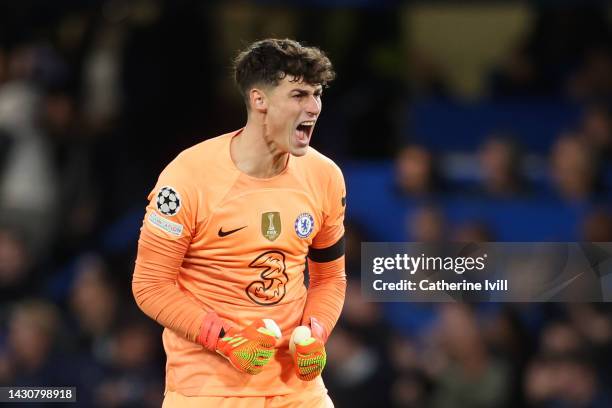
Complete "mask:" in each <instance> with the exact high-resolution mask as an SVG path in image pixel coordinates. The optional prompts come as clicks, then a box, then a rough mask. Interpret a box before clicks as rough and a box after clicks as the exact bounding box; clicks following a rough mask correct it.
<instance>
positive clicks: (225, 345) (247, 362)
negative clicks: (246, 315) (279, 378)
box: [216, 319, 281, 375]
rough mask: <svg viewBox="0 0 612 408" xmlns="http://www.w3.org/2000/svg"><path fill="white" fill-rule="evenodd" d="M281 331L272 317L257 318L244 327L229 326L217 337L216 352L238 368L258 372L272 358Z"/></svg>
mask: <svg viewBox="0 0 612 408" xmlns="http://www.w3.org/2000/svg"><path fill="white" fill-rule="evenodd" d="M280 337H281V331H280V328H279V327H278V325H277V324H276V323H275V322H274V320H272V319H258V320H255V321H254V322H253V323H251V324H250V325H249V326H247V327H245V328H244V329H241V330H240V329H235V328H230V329H228V330H227V332H225V333H224V335H223V336H222V337H221V338H219V339H218V341H217V345H216V351H217V353H219V354H221V355H222V356H223V357H225V358H227V359H228V360H229V362H230V363H231V364H232V365H233V366H234V367H235V368H236V369H237V370H238V371H241V372H243V373H247V374H252V375H255V374H259V373H260V372H261V370H262V369H263V367H264V366H265V365H266V364H268V363H269V362H270V360H272V357H274V353H275V351H276V350H275V348H274V347H275V346H276V341H277V340H278V339H280Z"/></svg>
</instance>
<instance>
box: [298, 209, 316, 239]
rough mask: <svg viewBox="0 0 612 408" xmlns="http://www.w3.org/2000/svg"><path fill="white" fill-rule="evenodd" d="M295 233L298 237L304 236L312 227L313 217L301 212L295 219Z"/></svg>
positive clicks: (306, 235) (307, 234) (308, 233)
mask: <svg viewBox="0 0 612 408" xmlns="http://www.w3.org/2000/svg"><path fill="white" fill-rule="evenodd" d="M294 227H295V233H296V234H297V235H298V237H300V238H306V237H308V236H309V235H310V233H311V232H312V230H313V228H314V219H313V218H312V215H310V214H309V213H301V214H300V215H298V216H297V218H296V219H295V224H294Z"/></svg>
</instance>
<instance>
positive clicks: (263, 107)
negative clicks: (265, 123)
mask: <svg viewBox="0 0 612 408" xmlns="http://www.w3.org/2000/svg"><path fill="white" fill-rule="evenodd" d="M249 105H250V106H251V109H252V110H254V111H256V112H261V113H266V112H267V111H268V97H267V95H266V93H265V92H264V91H263V90H262V89H260V88H251V90H250V91H249Z"/></svg>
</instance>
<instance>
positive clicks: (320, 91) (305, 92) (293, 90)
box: [290, 87, 323, 95]
mask: <svg viewBox="0 0 612 408" xmlns="http://www.w3.org/2000/svg"><path fill="white" fill-rule="evenodd" d="M290 92H299V93H300V94H301V95H307V94H309V93H310V90H308V89H301V88H293V89H292V90H291V91H290ZM322 92H323V88H322V87H319V88H316V89H315V90H314V91H312V93H313V94H320V93H322Z"/></svg>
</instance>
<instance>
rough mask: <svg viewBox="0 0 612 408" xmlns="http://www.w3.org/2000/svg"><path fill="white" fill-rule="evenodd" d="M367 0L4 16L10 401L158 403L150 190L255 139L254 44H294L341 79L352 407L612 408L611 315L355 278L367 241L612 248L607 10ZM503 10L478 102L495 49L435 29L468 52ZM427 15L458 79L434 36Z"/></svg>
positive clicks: (126, 4)
mask: <svg viewBox="0 0 612 408" xmlns="http://www.w3.org/2000/svg"><path fill="white" fill-rule="evenodd" d="M350 3H351V2H344V1H335V2H333V1H332V2H322V1H293V2H291V6H287V5H283V4H282V2H275V1H256V2H228V3H226V2H206V3H205V4H202V3H201V2H198V1H193V0H186V1H178V2H173V1H162V0H131V1H119V0H109V1H98V0H91V1H88V2H78V1H69V0H63V1H55V2H41V1H34V0H22V1H19V2H2V3H0V385H2V386H7V385H49V386H50V385H58V386H59V385H71V386H77V387H78V399H79V402H80V403H81V404H82V405H83V406H104V407H132V406H159V405H160V404H161V400H162V398H163V377H164V355H163V350H162V349H161V341H160V340H161V338H160V333H161V328H160V327H158V326H157V325H155V324H154V323H153V322H151V321H149V320H148V319H147V318H146V317H145V316H144V315H143V314H142V313H141V312H140V311H139V310H138V309H137V307H136V305H135V304H134V301H133V299H132V297H131V285H130V281H131V273H132V270H133V262H134V258H135V251H136V239H137V237H138V232H139V227H140V223H141V219H142V215H143V210H144V207H145V205H146V196H147V194H148V192H149V189H150V188H152V186H153V185H154V182H155V177H156V176H157V175H158V174H159V172H160V171H161V169H162V168H163V167H164V166H165V164H166V163H168V162H169V161H170V160H171V159H172V158H173V157H174V156H175V155H176V154H177V153H178V152H180V151H181V150H183V149H184V148H186V147H188V146H190V145H193V144H195V143H197V142H198V141H200V140H203V139H206V138H209V137H212V136H216V135H218V134H221V133H224V132H226V131H230V130H233V129H237V128H239V127H240V126H241V125H242V124H243V122H244V118H245V116H244V112H243V110H244V108H243V106H242V101H241V99H240V98H239V96H238V93H237V91H235V90H233V88H232V83H231V76H230V75H229V66H230V61H231V57H232V56H233V54H234V53H235V52H236V50H237V49H239V48H240V47H241V45H242V44H244V43H246V42H249V41H251V40H254V39H257V38H263V37H267V36H289V37H294V38H296V39H298V40H304V41H306V42H307V43H309V44H315V45H319V46H321V47H322V48H323V49H324V50H326V51H328V53H329V54H330V56H331V59H332V61H333V62H334V64H335V66H336V69H337V71H338V74H339V75H338V80H337V81H336V83H334V84H332V87H331V88H330V89H329V90H327V91H326V94H325V96H324V105H325V109H324V111H323V112H324V113H323V115H322V117H321V119H320V121H319V122H320V123H319V125H318V128H317V132H316V136H315V139H314V141H313V145H314V147H315V148H317V149H319V150H321V151H323V152H324V153H326V154H328V155H330V156H331V157H332V158H333V159H335V160H336V161H337V162H338V163H339V164H340V165H341V167H342V168H343V170H344V173H345V178H346V181H347V187H348V218H347V236H348V245H347V273H348V275H349V278H350V279H349V286H348V292H347V297H346V304H345V308H344V311H343V315H342V317H341V320H340V322H339V324H338V327H337V328H336V330H335V332H334V335H333V336H332V337H331V338H330V340H329V343H328V355H329V360H328V361H329V362H328V367H327V368H326V371H325V372H324V377H325V381H326V384H327V386H328V388H329V390H330V393H331V395H332V398H333V399H334V401H335V403H336V406H338V407H372V406H394V407H426V406H432V407H457V406H461V407H503V406H507V407H515V406H533V407H609V406H612V391H611V390H612V387H610V384H612V363H611V362H612V314H611V311H612V310H611V309H612V308H611V307H610V306H609V305H608V304H606V303H596V304H586V303H576V304H562V303H548V304H536V303H534V304H528V303H525V304H473V305H464V304H450V303H449V304H438V305H425V304H408V303H385V304H377V303H367V302H364V301H362V300H361V296H360V282H359V274H360V265H359V262H360V255H359V254H360V242H362V241H406V240H411V241H442V240H449V239H450V240H455V241H468V242H471V241H546V240H548V241H578V240H584V241H607V242H610V241H612V211H611V202H612V200H611V198H612V194H611V191H612V161H611V160H610V159H611V157H612V116H611V112H612V111H611V107H612V105H611V102H612V49H611V48H610V47H611V44H612V43H611V40H612V37H611V35H612V32H611V24H610V19H611V15H612V10H611V8H610V7H609V6H608V5H607V3H605V2H602V3H597V2H588V6H586V5H584V4H583V2H579V1H575V2H572V1H563V2H548V1H542V2H530V3H525V2H495V4H493V5H491V4H490V3H488V2H470V5H469V6H465V5H457V4H454V3H453V2H435V3H436V4H435V5H434V6H431V5H425V3H426V2H418V1H417V2H410V3H408V2H406V3H404V2H399V1H383V2H376V1H358V2H354V5H353V6H351V7H348V6H347V4H350ZM465 7H467V9H466V8H465ZM491 8H493V9H495V10H497V9H499V12H500V15H501V16H502V20H503V18H505V17H504V16H514V15H515V14H516V13H515V11H516V10H515V9H518V10H519V11H520V12H519V13H518V14H519V15H522V16H523V17H524V18H523V19H522V20H521V21H523V22H524V24H523V25H522V26H521V27H520V30H518V34H517V35H516V36H515V37H513V39H512V41H507V44H506V45H507V46H506V47H505V48H500V49H496V50H497V51H496V52H497V54H498V58H496V59H495V60H494V63H490V64H486V65H485V66H483V67H480V68H479V69H480V71H479V72H478V75H477V77H476V79H477V80H478V84H480V85H475V83H474V82H470V79H469V77H470V75H473V72H472V71H471V70H470V66H468V65H469V64H468V63H467V62H466V63H465V65H462V64H463V63H462V61H468V60H470V58H472V57H473V56H474V55H481V54H482V53H485V52H487V51H490V49H489V48H487V47H489V45H488V44H484V45H483V43H482V42H481V43H479V44H473V43H470V45H468V46H465V44H464V46H463V48H462V47H461V38H462V36H461V35H456V36H452V35H450V34H449V33H450V32H452V30H451V31H448V30H449V29H448V26H447V27H441V26H437V25H436V24H437V22H438V21H440V20H436V19H437V18H442V20H444V18H446V17H444V16H448V15H452V14H453V13H456V14H457V15H459V17H458V18H457V21H459V23H457V21H455V25H456V27H458V28H459V29H460V30H459V31H460V32H465V36H466V37H469V35H470V34H469V33H470V27H468V26H469V22H470V21H476V22H479V21H480V20H479V19H485V20H486V16H487V15H489V14H487V13H488V12H490V11H491ZM423 9H426V10H425V11H424V10H423ZM441 10H442V11H441ZM466 10H467V11H466ZM496 12H497V11H496ZM462 13H463V14H462ZM466 13H467V14H468V15H469V16H471V17H470V18H471V19H470V18H468V19H467V20H465V19H464V20H463V23H462V22H461V21H462V20H461V19H462V18H464V17H465V15H466ZM495 15H497V14H495ZM440 16H442V17H440ZM462 16H463V17H462ZM417 17H419V18H417ZM474 19H475V20H474ZM428 21H429V24H432V25H433V26H434V28H435V30H434V32H438V31H441V32H442V34H441V35H444V36H445V37H444V38H443V40H444V41H446V42H447V44H446V48H444V49H445V50H446V51H448V50H450V49H452V50H454V48H453V47H457V51H456V53H459V54H461V55H460V56H459V57H456V58H457V59H455V60H453V61H459V63H458V64H457V65H449V64H448V63H444V61H443V59H441V58H439V54H438V55H437V54H436V53H435V52H434V51H433V48H431V49H430V48H428V47H427V46H423V44H422V41H421V40H419V38H422V36H421V37H420V36H419V32H423V33H425V34H427V33H428V31H427V29H426V28H423V27H424V22H425V23H427V22H428ZM444 21H446V22H448V21H449V20H448V19H447V20H444ZM466 21H467V23H466ZM503 21H505V20H503ZM480 22H482V21H480ZM462 24H463V25H462ZM426 25H427V24H425V26H426ZM313 26H316V30H314V29H313ZM419 27H420V29H419ZM419 30H420V31H419ZM462 30H463V31H462ZM499 30H500V31H503V27H501V26H500V28H499ZM491 32H497V29H496V28H494V29H493V31H491ZM432 36H433V37H435V35H432V34H431V33H430V34H429V35H428V36H427V35H426V38H428V39H429V40H431V38H432ZM482 37H483V36H482V35H480V36H478V38H479V39H482ZM485 39H486V38H485ZM419 41H421V42H419ZM479 47H480V48H479ZM452 54H453V53H452V52H450V53H447V54H446V55H450V56H451V57H452ZM436 55H437V57H436ZM472 59H473V58H472ZM451 60H452V59H451ZM476 65H478V64H476ZM462 73H463V74H462Z"/></svg>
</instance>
